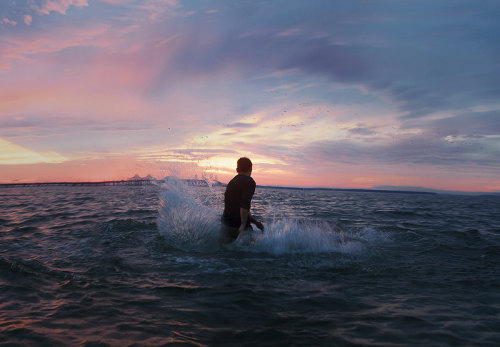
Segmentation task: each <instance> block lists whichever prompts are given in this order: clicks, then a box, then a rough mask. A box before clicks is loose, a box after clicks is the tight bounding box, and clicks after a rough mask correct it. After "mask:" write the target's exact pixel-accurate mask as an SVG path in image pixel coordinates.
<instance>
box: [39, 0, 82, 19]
mask: <svg viewBox="0 0 500 347" xmlns="http://www.w3.org/2000/svg"><path fill="white" fill-rule="evenodd" d="M88 5H89V4H88V2H87V0H47V1H46V2H45V4H43V5H42V6H40V7H37V8H36V10H37V11H38V12H39V13H40V14H47V15H48V14H50V13H51V12H58V13H60V14H66V11H67V10H68V8H69V7H70V6H76V7H84V6H88Z"/></svg>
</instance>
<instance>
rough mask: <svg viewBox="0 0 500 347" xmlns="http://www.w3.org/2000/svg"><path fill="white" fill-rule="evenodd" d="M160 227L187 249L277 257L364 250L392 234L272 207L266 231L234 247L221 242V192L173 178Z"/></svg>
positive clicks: (243, 237) (166, 192) (175, 244)
mask: <svg viewBox="0 0 500 347" xmlns="http://www.w3.org/2000/svg"><path fill="white" fill-rule="evenodd" d="M160 194H161V196H160V211H159V218H158V229H159V232H160V234H161V235H162V236H163V237H164V238H165V239H166V241H167V243H168V244H169V245H171V246H173V247H176V248H180V249H184V250H195V251H207V250H218V249H220V248H221V247H225V248H228V249H233V250H242V251H249V252H265V253H270V254H275V255H281V254H294V253H341V254H346V255H359V254H362V253H363V252H364V251H365V250H366V249H367V248H368V247H370V246H372V245H374V244H377V243H381V242H387V241H388V240H389V238H388V237H387V235H385V234H384V233H381V232H379V231H377V230H375V229H373V228H364V229H361V230H357V231H352V230H343V229H342V228H341V227H340V226H339V225H338V224H335V223H333V222H325V221H322V222H321V221H314V220H308V219H303V218H302V219H300V218H290V217H286V216H284V215H282V214H280V213H279V211H278V212H277V211H276V208H275V207H272V206H271V207H270V208H268V209H267V212H268V213H267V214H266V216H265V217H264V223H265V227H266V230H265V232H263V233H261V232H260V231H259V230H254V231H249V232H245V233H243V234H241V235H240V236H239V237H238V239H237V240H236V241H235V242H233V243H232V244H230V245H225V244H223V243H222V240H221V231H220V230H221V228H220V227H221V224H220V215H221V213H222V207H223V206H222V196H221V193H220V192H217V191H215V190H213V189H212V188H211V187H209V188H206V187H205V188H200V187H191V186H188V185H187V184H186V183H185V182H184V181H182V180H179V179H177V178H176V177H168V179H167V180H166V184H165V186H164V187H162V190H161V192H160Z"/></svg>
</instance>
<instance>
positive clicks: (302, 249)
mask: <svg viewBox="0 0 500 347" xmlns="http://www.w3.org/2000/svg"><path fill="white" fill-rule="evenodd" d="M223 192H224V188H221V187H191V186H186V185H185V184H184V183H183V182H181V181H179V180H175V179H169V180H168V181H167V183H166V184H164V185H162V186H144V187H137V186H136V187H134V186H132V187H131V186H114V187H31V188H21V187H18V188H4V189H0V345H20V346H26V345H32V346H38V345H57V346H59V345H84V346H85V345H88V346H106V345H111V346H126V345H151V346H163V345H169V344H173V345H183V344H185V345H192V346H219V345H220V346H227V345H237V346H241V345H255V346H263V345H264V346H265V345H268V346H279V345H285V346H286V345H305V346H316V345H328V346H335V345H341V346H343V345H380V346H406V345H422V346H423V345H425V346H427V345H433V346H439V345H491V346H494V345H499V344H500V272H499V270H500V266H499V265H500V217H499V216H500V215H499V211H500V198H498V197H495V196H447V195H423V194H401V193H400V194H391V193H376V192H345V191H332V190H300V189H270V188H257V190H256V193H255V196H254V199H253V201H252V212H253V214H255V215H256V216H258V217H259V218H261V219H262V220H263V221H264V224H265V228H266V229H265V231H264V233H261V232H260V231H258V230H256V231H254V232H249V233H246V234H245V235H241V236H240V238H238V239H237V240H236V241H235V242H234V243H232V244H229V245H227V244H223V243H222V242H221V241H220V214H221V212H222V208H223Z"/></svg>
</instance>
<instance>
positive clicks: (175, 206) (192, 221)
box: [158, 177, 220, 250]
mask: <svg viewBox="0 0 500 347" xmlns="http://www.w3.org/2000/svg"><path fill="white" fill-rule="evenodd" d="M161 188H162V189H161V191H160V211H159V217H158V229H159V232H160V234H161V235H162V236H163V237H164V238H165V239H166V241H167V243H168V244H170V245H172V246H174V247H177V248H181V249H188V250H207V249H216V248H218V246H219V245H220V242H219V239H220V221H219V218H220V217H219V213H220V211H218V210H217V209H215V208H211V207H210V206H208V205H206V204H204V202H205V203H206V199H204V198H203V196H201V195H199V194H196V193H197V191H196V190H198V193H199V190H200V188H197V187H190V186H188V185H187V184H186V183H185V182H183V181H182V180H180V179H178V178H176V177H168V178H166V179H165V184H164V186H162V187H161ZM204 200H205V201H204Z"/></svg>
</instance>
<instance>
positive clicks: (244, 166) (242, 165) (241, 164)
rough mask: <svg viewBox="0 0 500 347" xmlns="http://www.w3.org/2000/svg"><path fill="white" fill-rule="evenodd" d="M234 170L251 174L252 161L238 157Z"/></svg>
mask: <svg viewBox="0 0 500 347" xmlns="http://www.w3.org/2000/svg"><path fill="white" fill-rule="evenodd" d="M236 171H237V172H238V173H240V174H245V173H248V174H251V173H252V162H251V161H250V159H248V158H246V157H242V158H240V159H238V167H237V168H236Z"/></svg>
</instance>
